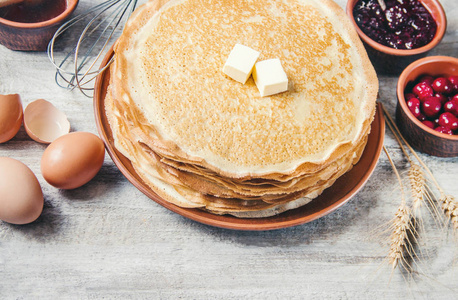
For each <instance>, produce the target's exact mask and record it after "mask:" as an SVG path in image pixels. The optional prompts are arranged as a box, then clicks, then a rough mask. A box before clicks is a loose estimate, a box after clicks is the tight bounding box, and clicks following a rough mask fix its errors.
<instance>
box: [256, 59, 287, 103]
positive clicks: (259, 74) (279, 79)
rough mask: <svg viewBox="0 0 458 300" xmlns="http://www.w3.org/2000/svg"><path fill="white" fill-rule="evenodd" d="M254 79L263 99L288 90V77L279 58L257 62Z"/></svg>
mask: <svg viewBox="0 0 458 300" xmlns="http://www.w3.org/2000/svg"><path fill="white" fill-rule="evenodd" d="M253 79H254V82H255V83H256V86H257V87H258V90H259V93H261V97H264V96H270V95H273V94H277V93H281V92H284V91H287V90H288V77H287V76H286V73H285V71H284V70H283V67H282V66H281V62H280V60H279V59H278V58H272V59H267V60H263V61H260V62H257V63H256V64H255V65H254V69H253Z"/></svg>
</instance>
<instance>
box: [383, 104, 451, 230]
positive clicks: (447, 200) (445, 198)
mask: <svg viewBox="0 0 458 300" xmlns="http://www.w3.org/2000/svg"><path fill="white" fill-rule="evenodd" d="M381 106H382V109H383V112H384V114H385V116H386V117H387V119H388V122H387V124H388V126H389V128H390V130H391V131H392V132H393V134H394V136H395V138H396V140H397V141H398V143H399V145H400V147H401V149H402V151H403V152H404V154H405V155H406V157H407V159H408V160H409V162H410V164H411V166H412V164H414V163H413V162H412V159H411V158H410V156H409V155H408V153H407V151H406V150H405V149H404V146H403V145H402V142H403V143H404V144H405V145H406V146H407V148H408V149H409V151H410V153H412V155H413V156H414V157H415V159H416V160H417V161H418V163H419V164H420V165H421V167H422V168H423V169H424V170H425V171H426V173H427V174H428V176H429V178H430V179H431V181H432V183H433V185H434V186H435V187H436V189H437V190H438V191H439V194H440V197H432V196H431V195H430V193H428V192H427V190H428V189H429V190H431V188H430V187H428V186H427V185H425V187H426V189H425V190H424V191H425V195H426V198H427V199H428V201H430V202H433V199H432V198H434V199H435V201H436V202H437V203H438V204H439V205H441V209H442V211H443V213H444V215H445V216H446V217H447V218H448V220H450V221H451V223H452V224H453V228H454V229H455V230H458V225H457V223H458V219H457V215H458V213H457V210H456V207H457V205H458V204H457V203H456V201H455V200H454V197H453V196H451V195H446V193H445V192H444V190H443V189H442V188H441V186H440V185H439V183H438V182H437V180H436V178H435V177H434V175H433V173H432V172H431V170H430V169H429V168H428V166H426V164H425V163H424V162H423V160H422V159H421V158H420V157H419V156H418V154H417V153H416V152H415V150H414V149H413V148H412V147H411V146H410V144H409V143H408V142H407V141H406V140H405V138H404V137H403V136H402V134H401V132H400V131H399V128H398V127H397V126H396V124H395V122H394V121H393V119H392V118H391V116H390V114H389V113H388V112H387V111H386V109H385V107H384V106H383V104H382V105H381ZM401 140H402V142H401ZM425 183H426V181H425ZM433 215H434V214H433Z"/></svg>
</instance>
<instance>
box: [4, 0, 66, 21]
mask: <svg viewBox="0 0 458 300" xmlns="http://www.w3.org/2000/svg"><path fill="white" fill-rule="evenodd" d="M37 3H38V4H34V3H32V2H31V3H21V4H13V5H9V6H6V7H3V8H0V18H3V19H7V20H10V21H14V22H19V23H38V22H44V21H47V20H51V19H53V18H55V17H57V16H58V15H60V14H61V13H63V12H64V11H65V9H66V8H67V0H43V1H41V2H40V1H38V2H37Z"/></svg>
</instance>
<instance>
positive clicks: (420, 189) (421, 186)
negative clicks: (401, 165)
mask: <svg viewBox="0 0 458 300" xmlns="http://www.w3.org/2000/svg"><path fill="white" fill-rule="evenodd" d="M408 175H409V181H410V193H411V195H412V199H413V211H414V212H415V211H416V210H417V209H418V208H420V207H421V206H422V204H423V202H424V200H425V199H424V197H425V193H426V179H425V175H424V173H423V171H422V170H421V167H420V166H419V165H417V164H412V165H411V166H410V168H409V174H408Z"/></svg>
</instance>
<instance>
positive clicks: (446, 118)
mask: <svg viewBox="0 0 458 300" xmlns="http://www.w3.org/2000/svg"><path fill="white" fill-rule="evenodd" d="M439 126H443V127H447V128H450V129H451V130H452V131H455V130H457V129H458V118H457V117H455V116H454V115H453V114H452V113H449V112H445V113H443V114H441V115H440V116H439Z"/></svg>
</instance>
